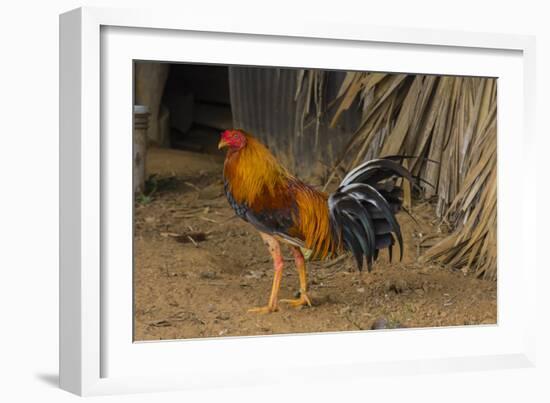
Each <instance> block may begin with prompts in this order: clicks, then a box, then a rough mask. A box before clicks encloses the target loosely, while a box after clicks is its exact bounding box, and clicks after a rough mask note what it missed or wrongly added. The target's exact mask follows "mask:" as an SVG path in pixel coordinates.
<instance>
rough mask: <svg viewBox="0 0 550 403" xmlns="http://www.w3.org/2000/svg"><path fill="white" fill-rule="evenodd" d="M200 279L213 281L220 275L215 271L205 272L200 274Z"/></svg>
mask: <svg viewBox="0 0 550 403" xmlns="http://www.w3.org/2000/svg"><path fill="white" fill-rule="evenodd" d="M199 276H200V278H203V279H208V280H213V279H215V278H218V275H217V274H216V273H215V272H213V271H203V272H201V274H199Z"/></svg>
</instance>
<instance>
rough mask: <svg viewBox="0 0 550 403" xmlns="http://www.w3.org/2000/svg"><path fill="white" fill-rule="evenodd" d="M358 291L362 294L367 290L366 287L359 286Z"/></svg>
mask: <svg viewBox="0 0 550 403" xmlns="http://www.w3.org/2000/svg"><path fill="white" fill-rule="evenodd" d="M357 292H359V293H361V294H362V293H364V292H365V288H364V287H359V288H358V289H357Z"/></svg>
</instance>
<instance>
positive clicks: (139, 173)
mask: <svg viewBox="0 0 550 403" xmlns="http://www.w3.org/2000/svg"><path fill="white" fill-rule="evenodd" d="M148 127H149V107H148V106H145V105H134V134H133V138H134V153H133V171H134V194H136V193H141V192H143V191H144V190H145V160H146V153H147V129H148Z"/></svg>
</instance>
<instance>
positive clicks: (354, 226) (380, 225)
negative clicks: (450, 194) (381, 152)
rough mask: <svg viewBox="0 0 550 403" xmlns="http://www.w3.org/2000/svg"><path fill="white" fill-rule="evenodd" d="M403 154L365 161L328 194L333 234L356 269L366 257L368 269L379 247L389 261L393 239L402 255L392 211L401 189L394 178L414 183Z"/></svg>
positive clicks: (400, 201) (396, 223)
mask: <svg viewBox="0 0 550 403" xmlns="http://www.w3.org/2000/svg"><path fill="white" fill-rule="evenodd" d="M403 158H406V157H404V156H390V157H385V158H380V159H375V160H371V161H368V162H366V163H364V164H362V165H360V166H358V167H357V168H355V169H354V170H352V171H351V172H349V173H348V174H347V175H346V177H345V178H344V180H343V181H342V183H341V184H340V186H339V187H338V189H337V190H336V192H334V193H332V194H331V195H330V196H329V200H328V207H329V214H330V225H331V229H332V233H333V236H334V237H335V239H337V240H338V241H339V244H340V245H342V247H343V248H344V249H345V250H347V251H350V252H352V253H353V256H354V257H355V259H356V261H357V266H358V268H359V270H362V268H363V261H364V260H366V261H367V268H368V270H369V271H370V270H371V265H372V262H373V261H375V260H376V259H377V257H378V251H379V250H381V249H384V248H388V252H389V258H390V261H391V258H392V250H393V245H394V244H395V241H396V240H397V243H398V244H399V258H400V259H401V258H402V257H403V237H402V235H401V229H400V227H399V223H398V222H397V219H396V218H395V214H396V213H397V212H398V211H399V210H400V208H401V204H402V202H403V199H402V196H403V190H402V189H401V188H400V187H397V186H396V184H395V182H396V179H397V178H405V179H407V180H408V181H410V182H411V183H414V178H413V176H412V175H411V173H410V172H409V171H408V170H407V169H405V168H404V167H403V166H402V165H401V164H400V162H401V161H402V160H403Z"/></svg>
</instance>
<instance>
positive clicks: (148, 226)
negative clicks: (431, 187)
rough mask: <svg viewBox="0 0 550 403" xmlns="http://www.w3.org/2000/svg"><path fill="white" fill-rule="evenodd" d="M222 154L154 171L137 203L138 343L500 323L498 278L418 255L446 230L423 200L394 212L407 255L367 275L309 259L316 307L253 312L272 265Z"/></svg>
mask: <svg viewBox="0 0 550 403" xmlns="http://www.w3.org/2000/svg"><path fill="white" fill-rule="evenodd" d="M176 154H177V153H176ZM176 157H178V158H181V155H180V156H178V155H176ZM213 161H214V160H213ZM216 161H217V162H212V163H211V164H210V165H209V166H207V167H206V168H207V169H204V167H202V168H201V169H200V170H199V171H198V172H193V175H190V176H188V177H185V176H171V175H169V174H170V171H169V170H168V171H166V170H165V171H164V172H163V170H162V169H156V170H157V171H158V172H161V174H163V175H164V178H161V177H160V176H159V177H157V180H156V181H152V183H155V182H156V189H155V190H154V192H153V193H152V194H151V195H150V197H145V198H138V200H137V201H136V204H135V236H134V238H135V240H134V254H135V269H134V270H135V273H134V292H135V307H134V309H135V329H134V338H135V340H162V339H181V338H197V337H218V336H239V335H261V334H277V333H279V334H280V333H302V332H324V331H345V330H368V329H379V328H398V327H407V328H412V327H431V326H454V325H475V324H494V323H496V312H497V303H496V300H497V299H496V294H497V289H496V283H495V282H489V281H485V280H479V279H477V278H475V277H474V276H473V275H471V274H468V275H466V274H464V273H462V272H461V271H453V270H451V269H450V268H447V267H442V266H438V265H434V264H422V263H420V262H419V259H418V257H419V255H421V252H422V247H420V246H419V245H420V243H421V241H423V240H426V239H436V238H437V237H441V236H442V234H441V233H440V232H439V231H438V227H437V225H436V224H437V222H436V220H435V219H434V214H433V210H432V208H431V206H430V205H429V204H428V203H426V202H423V203H422V202H418V203H416V204H415V205H414V206H413V213H412V214H413V216H414V217H415V219H416V220H417V221H418V223H415V222H414V220H412V219H411V218H410V217H409V216H408V215H407V214H405V213H400V214H399V216H398V219H399V221H400V223H401V227H402V231H403V235H404V242H405V250H404V259H403V261H402V262H395V261H394V262H393V263H391V264H390V263H389V262H388V258H387V254H386V253H382V254H381V256H380V257H379V260H378V262H377V263H376V264H375V265H374V269H373V271H372V272H371V273H368V272H366V271H364V272H363V273H359V272H358V271H357V270H356V269H355V267H354V263H353V261H352V259H351V258H344V259H340V260H338V261H332V262H309V263H308V273H309V284H310V297H312V300H313V305H314V306H313V307H303V308H300V309H294V308H291V307H287V306H285V305H282V304H281V306H280V310H279V311H278V312H276V313H272V314H268V315H262V314H255V313H248V312H247V309H248V308H251V307H255V306H261V305H265V304H266V303H267V299H268V297H269V292H270V289H271V280H272V274H273V271H272V264H271V260H270V256H269V253H268V251H267V249H266V247H265V246H264V245H263V243H262V241H261V239H260V237H259V235H258V233H257V232H256V231H255V230H254V228H253V227H252V226H250V225H249V224H247V223H245V222H243V221H241V220H240V219H238V218H236V217H235V216H234V214H233V211H232V210H231V209H230V207H229V205H228V203H227V201H226V199H225V197H224V196H223V189H222V182H221V166H220V165H219V161H218V160H216ZM163 162H166V161H165V160H164V159H163V158H161V163H163ZM201 163H202V162H201ZM153 165H154V164H153ZM183 165H186V164H183ZM154 168H155V167H154ZM185 168H186V169H191V168H192V167H190V166H185ZM172 173H174V172H172ZM283 250H284V253H285V260H286V267H285V271H284V275H283V280H282V286H281V291H280V298H292V297H293V295H294V294H295V293H296V291H297V289H298V276H297V273H296V270H295V267H294V264H293V261H292V258H291V253H290V250H288V249H287V248H285V247H283Z"/></svg>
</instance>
